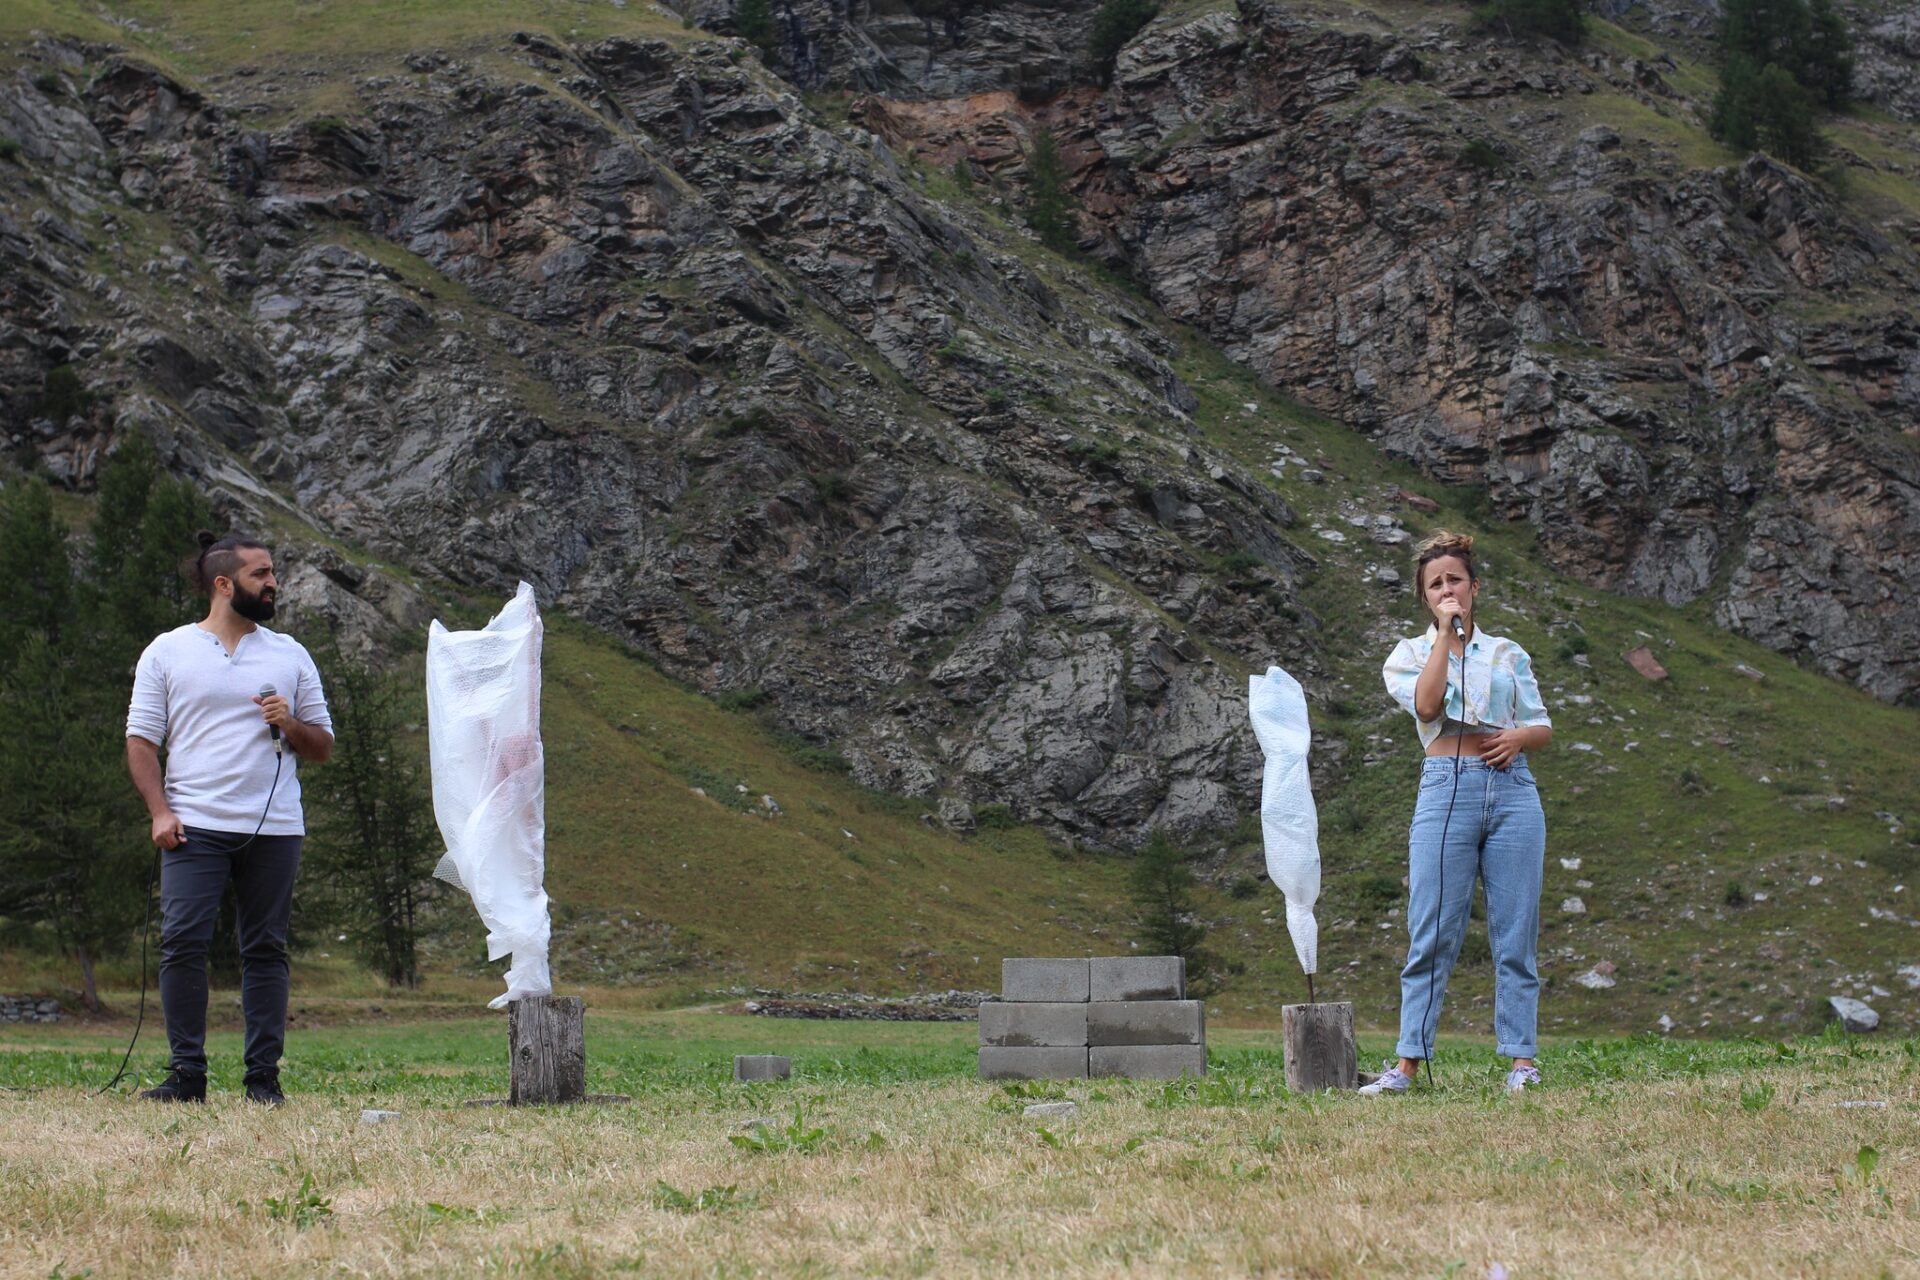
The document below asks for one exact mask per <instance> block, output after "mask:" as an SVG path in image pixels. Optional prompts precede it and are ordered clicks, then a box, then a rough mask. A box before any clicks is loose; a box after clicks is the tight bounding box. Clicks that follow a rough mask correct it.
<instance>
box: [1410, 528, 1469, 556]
mask: <svg viewBox="0 0 1920 1280" xmlns="http://www.w3.org/2000/svg"><path fill="white" fill-rule="evenodd" d="M1472 555H1473V535H1472V534H1470V533H1455V532H1454V531H1453V530H1451V529H1435V530H1434V531H1433V532H1432V533H1430V534H1428V535H1427V536H1426V537H1424V538H1422V539H1420V541H1419V542H1418V543H1416V544H1415V545H1414V548H1413V558H1414V559H1415V560H1416V561H1418V562H1419V563H1421V564H1425V563H1426V562H1427V561H1429V560H1437V559H1439V558H1440V557H1441V556H1459V557H1461V558H1462V559H1466V558H1468V557H1471V556H1472Z"/></svg>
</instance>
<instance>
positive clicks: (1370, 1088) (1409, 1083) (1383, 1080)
mask: <svg viewBox="0 0 1920 1280" xmlns="http://www.w3.org/2000/svg"><path fill="white" fill-rule="evenodd" d="M1386 1068H1387V1069H1386V1070H1385V1071H1382V1072H1381V1073H1380V1078H1379V1079H1378V1080H1375V1081H1374V1082H1373V1083H1372V1084H1363V1085H1361V1086H1360V1093H1361V1094H1362V1095H1363V1096H1365V1097H1368V1098H1377V1097H1379V1096H1380V1095H1381V1094H1383V1093H1405V1092H1406V1091H1407V1090H1409V1089H1411V1088H1413V1077H1412V1076H1409V1075H1403V1074H1402V1073H1401V1071H1400V1066H1399V1064H1398V1063H1393V1062H1389V1063H1387V1064H1386Z"/></svg>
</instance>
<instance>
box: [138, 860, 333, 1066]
mask: <svg viewBox="0 0 1920 1280" xmlns="http://www.w3.org/2000/svg"><path fill="white" fill-rule="evenodd" d="M303 839H304V837H301V836H254V837H253V838H252V840H251V841H249V839H248V837H247V836H246V834H245V833H236V832H231V831H198V830H189V831H188V832H187V838H186V840H185V841H184V842H183V843H181V845H180V846H179V847H178V848H174V849H167V850H164V851H163V852H162V853H161V855H160V1007H161V1009H162V1010H163V1011H164V1012H165V1013H166V1019H167V1041H168V1043H169V1045H170V1046H171V1048H172V1053H173V1056H172V1061H171V1063H170V1064H169V1065H170V1066H171V1067H172V1069H173V1070H175V1071H179V1072H182V1073H186V1074H190V1075H205V1074H206V1072H207V946H208V944H209V943H211V942H212V941H213V930H214V925H215V923H216V921H217V920H218V919H219V915H220V899H221V897H222V895H224V894H225V893H226V890H227V883H228V881H229V880H231V881H232V883H233V889H234V898H235V906H236V911H235V913H234V916H235V924H236V926H237V932H238V933H239V938H240V1005H241V1009H242V1010H243V1011H244V1013H245V1015H246V1022H247V1051H246V1064H247V1079H248V1080H253V1079H255V1078H256V1077H260V1076H267V1075H271V1074H272V1073H273V1072H274V1071H276V1070H277V1069H278V1068H279V1066H280V1054H281V1052H282V1051H283V1050H284V1049H285V1048H286V1042H287V917H288V915H289V914H290V913H291V911H292V908H293V880H294V876H295V875H297V874H298V873H299V870H300V845H301V842H302V840H303Z"/></svg>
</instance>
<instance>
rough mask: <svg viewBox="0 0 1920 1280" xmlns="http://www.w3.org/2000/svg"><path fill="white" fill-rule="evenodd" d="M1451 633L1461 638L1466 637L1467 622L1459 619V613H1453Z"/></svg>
mask: <svg viewBox="0 0 1920 1280" xmlns="http://www.w3.org/2000/svg"><path fill="white" fill-rule="evenodd" d="M1453 634H1455V635H1457V636H1459V637H1460V638H1461V639H1462V640H1465V639H1466V638H1467V624H1466V623H1464V622H1462V621H1460V615H1459V614H1457V613H1456V614H1454V615H1453Z"/></svg>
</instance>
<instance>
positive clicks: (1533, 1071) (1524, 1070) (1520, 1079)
mask: <svg viewBox="0 0 1920 1280" xmlns="http://www.w3.org/2000/svg"><path fill="white" fill-rule="evenodd" d="M1539 1087H1540V1068H1538V1067H1515V1068H1514V1069H1513V1070H1511V1071H1509V1072H1507V1092H1508V1093H1525V1092H1526V1091H1527V1090H1529V1089H1538V1088H1539Z"/></svg>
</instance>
